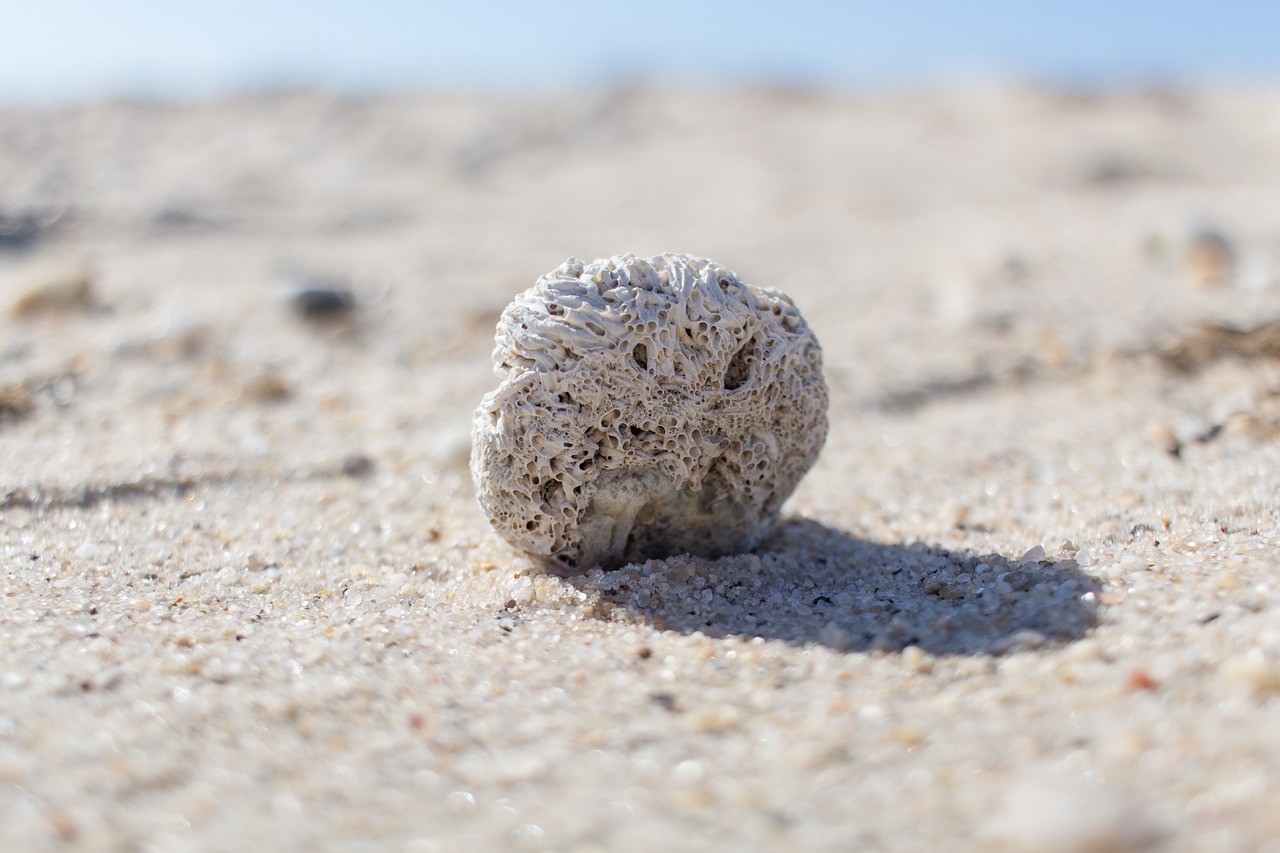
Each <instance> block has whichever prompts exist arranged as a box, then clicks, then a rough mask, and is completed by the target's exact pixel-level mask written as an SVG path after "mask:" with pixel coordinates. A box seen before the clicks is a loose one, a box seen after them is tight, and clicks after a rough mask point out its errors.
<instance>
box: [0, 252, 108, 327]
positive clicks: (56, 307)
mask: <svg viewBox="0 0 1280 853" xmlns="http://www.w3.org/2000/svg"><path fill="white" fill-rule="evenodd" d="M94 302H95V300H94V293H93V277H92V276H91V275H90V273H89V270H88V268H87V267H86V266H85V265H84V264H82V263H67V264H61V265H50V266H46V267H42V268H40V269H39V270H37V271H35V272H33V273H31V274H30V275H29V276H28V279H27V282H26V285H25V287H24V288H23V292H22V294H21V295H20V296H19V297H18V299H17V300H16V301H15V302H14V303H13V307H12V309H11V313H12V314H13V316H14V317H17V318H28V317H34V316H37V315H47V314H68V313H71V312H75V311H87V310H89V309H90V308H92V307H93V306H94Z"/></svg>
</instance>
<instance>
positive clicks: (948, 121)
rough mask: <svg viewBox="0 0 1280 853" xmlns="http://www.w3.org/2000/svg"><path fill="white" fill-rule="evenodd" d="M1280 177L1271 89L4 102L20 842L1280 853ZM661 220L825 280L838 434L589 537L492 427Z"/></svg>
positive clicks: (1, 236)
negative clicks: (490, 486)
mask: <svg viewBox="0 0 1280 853" xmlns="http://www.w3.org/2000/svg"><path fill="white" fill-rule="evenodd" d="M1278 193H1280V93H1277V92H1276V91H1274V90H1263V89H1259V90H1252V91H1250V90H1241V89H1234V90H1232V89H1211V88H1204V89H1190V90H1186V91H1131V92H1115V93H1088V92H1060V91H1048V90H1043V89H1037V88H1027V87H992V88H979V89H972V90H962V89H958V90H954V91H938V92H916V93H910V92H907V93H897V94H892V95H889V94H885V95H873V94H861V95H842V96H836V95H819V94H812V93H806V92H795V91H786V90H778V91H761V92H729V93H725V92H685V93H675V92H664V91H649V90H626V91H619V92H613V93H609V94H606V95H599V94H597V95H590V96H588V95H583V96H580V97H567V96H566V97H564V98H560V99H546V100H536V101H521V100H514V99H506V100H504V99H498V98H489V99H486V98H477V97H463V96H456V97H449V96H444V95H422V96H403V97H383V98H367V99H341V98H336V97H330V96H327V95H324V94H317V93H306V92H301V93H277V94H270V95H263V96H258V97H245V98H239V99H230V100H224V101H217V102H209V103H193V104H167V103H145V102H106V103H95V104H89V105H85V106H81V107H76V108H70V109H63V110H56V111H54V110H46V111H41V110H32V109H23V110H18V109H8V110H3V111H0V309H3V316H0V555H2V560H3V569H4V577H3V583H2V587H3V597H2V599H0V847H2V848H3V849H6V850H52V849H62V848H72V849H85V850H116V849H120V850H165V851H173V850H243V849H254V850H300V849H325V850H329V849H332V850H366V849H368V850H411V851H455V850H457V851H472V850H500V849H518V850H556V851H589V850H621V851H632V850H635V851H641V850H655V849H664V848H665V849H671V850H681V851H684V850H690V851H695V850H744V851H749V850H782V849H791V850H854V849H857V850H879V849H886V850H938V849H954V850H965V849H973V850H978V849H981V850H987V849H1008V850H1041V851H1049V850H1064V851H1065V850H1144V849H1150V850H1171V851H1178V850H1186V851H1191V850H1207V849H1213V850H1240V851H1245V850H1280V810H1277V809H1276V795H1275V791H1276V790H1277V787H1278V786H1280V738H1277V737H1276V731H1277V729H1276V724H1275V717H1276V710H1277V708H1278V707H1280V621H1278V618H1280V589H1278V588H1277V571H1278V569H1277V563H1278V560H1280V513H1278V512H1277V491H1278V489H1280V442H1278V441H1277V436H1278V435H1280V360H1278V356H1280V345H1277V342H1276V339H1277V337H1280V335H1277V333H1276V331H1275V329H1274V328H1272V327H1269V326H1267V325H1265V324H1266V323H1267V322H1269V321H1272V320H1274V319H1276V318H1280V206H1277V204H1276V201H1275V200H1276V198H1277V197H1280V195H1278ZM625 251H632V252H636V253H640V254H653V253H657V252H660V251H680V252H689V253H692V254H696V255H701V256H705V257H710V258H714V259H716V260H718V261H720V262H722V263H724V264H725V265H727V266H729V267H730V268H732V269H734V270H735V271H736V272H737V273H738V274H739V275H741V276H742V277H743V278H744V279H745V280H747V281H750V282H752V283H755V284H760V285H764V286H772V287H778V288H781V289H783V290H786V291H787V292H789V293H790V294H791V295H792V296H793V297H794V298H795V299H796V301H797V302H798V304H799V305H800V307H801V309H802V310H803V311H804V313H805V315H806V317H807V318H808V319H809V321H810V323H811V325H812V326H813V327H814V329H815V331H816V332H817V334H818V337H819V339H820V340H821V341H822V344H823V347H824V351H825V357H826V372H827V377H828V381H829V383H830V385H831V391H832V405H831V434H830V438H829V440H828V443H827V446H826V448H825V450H824V452H823V454H822V456H821V458H820V460H819V462H818V464H817V466H816V468H815V469H814V470H813V471H812V472H811V473H810V475H809V476H808V478H807V479H806V480H805V481H804V482H803V483H802V484H801V487H800V489H799V490H798V492H797V493H796V495H795V496H794V497H793V499H792V500H791V502H790V503H789V504H788V505H787V507H786V510H785V512H784V516H785V521H784V523H783V525H782V526H781V527H780V528H779V530H778V531H777V532H776V533H775V534H774V535H773V536H772V537H771V538H770V539H769V540H768V541H766V543H765V544H764V545H763V546H762V547H761V548H760V549H758V550H757V552H756V553H754V554H749V555H742V556H737V557H728V558H724V559H720V560H714V561H712V560H699V559H691V558H674V559H670V560H664V561H650V562H648V563H643V564H636V565H632V566H628V567H626V568H624V569H621V570H618V571H613V572H608V573H602V572H598V571H596V572H591V573H587V574H585V575H582V576H579V577H570V578H561V577H555V576H549V575H546V574H542V573H540V572H538V571H534V570H533V569H532V567H531V566H530V565H529V564H528V563H527V562H525V561H523V560H522V559H520V558H517V557H515V556H514V555H513V554H512V553H511V552H510V550H509V549H508V548H507V547H506V546H505V545H504V544H503V543H502V542H501V541H500V540H499V539H498V538H497V537H496V536H495V535H494V534H493V533H492V532H491V531H490V530H489V529H488V527H487V525H486V523H485V521H484V519H483V517H482V515H481V514H480V512H479V509H478V508H477V507H476V505H475V501H474V496H473V492H472V487H471V484H470V477H469V474H468V471H467V457H468V453H469V428H470V417H471V412H472V410H473V409H474V407H475V405H476V404H477V402H478V401H479V399H480V397H481V396H482V395H483V393H484V392H485V391H487V390H488V389H489V388H490V387H491V386H492V385H493V384H494V382H495V379H494V377H493V376H492V374H491V371H490V365H489V353H490V350H491V348H492V331H493V325H494V322H495V321H496V318H497V315H498V313H499V312H500V311H501V309H502V307H503V306H504V305H505V303H506V302H507V301H508V300H509V299H510V298H511V297H512V296H513V295H514V294H515V293H516V292H518V291H520V290H522V289H524V288H526V287H528V286H529V285H531V284H532V282H533V281H534V279H535V278H536V277H537V276H538V275H540V274H541V273H543V272H545V271H547V270H549V269H551V268H553V267H554V266H556V265H557V264H558V263H560V262H561V261H563V260H564V259H565V258H566V257H568V256H570V255H577V256H581V257H598V256H607V255H613V254H618V253H620V252H625ZM307 287H310V288H312V289H313V291H314V290H324V289H326V288H327V289H329V290H336V291H337V294H336V295H335V294H330V295H329V296H328V297H326V296H325V295H324V294H323V293H320V294H317V293H315V292H313V293H311V294H310V295H309V296H308V297H306V299H307V300H309V301H306V302H305V304H304V303H300V302H298V301H297V293H298V290H299V288H307ZM343 293H348V294H349V297H350V298H347V297H346V296H343V295H342V294H343ZM304 308H305V309H306V310H303V309H304Z"/></svg>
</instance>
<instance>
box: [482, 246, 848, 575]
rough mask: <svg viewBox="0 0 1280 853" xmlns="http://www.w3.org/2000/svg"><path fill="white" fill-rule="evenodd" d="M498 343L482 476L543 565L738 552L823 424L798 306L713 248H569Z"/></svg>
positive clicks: (521, 544)
mask: <svg viewBox="0 0 1280 853" xmlns="http://www.w3.org/2000/svg"><path fill="white" fill-rule="evenodd" d="M496 341H497V348H496V349H495V350H494V353H493V360H494V369H495V371H496V372H497V374H498V375H499V376H500V377H501V378H502V383H501V384H500V385H499V386H498V387H497V388H496V389H495V390H494V391H492V392H491V393H489V394H487V395H486V396H485V398H484V400H483V401H482V402H481V404H480V407H479V409H478V410H477V411H476V414H475V422H474V427H473V431H472V437H473V448H472V456H471V471H472V475H473V477H474V478H475V484H476V491H477V494H478V496H479V499H480V503H481V505H482V506H483V508H484V510H485V512H486V514H487V515H488V517H489V520H490V522H491V523H492V524H493V526H494V528H495V529H496V530H497V531H498V533H499V534H501V535H502V536H503V538H505V539H506V540H507V541H508V542H510V543H511V545H513V546H514V547H515V548H517V549H518V550H520V551H523V552H525V553H527V554H529V555H531V556H533V557H536V558H539V559H540V560H541V561H543V562H544V563H546V564H548V565H549V566H551V567H553V568H561V569H565V568H567V569H573V568H579V569H583V568H588V567H591V566H616V565H619V564H622V563H625V562H631V561H635V560H642V559H648V558H653V557H666V556H671V555H674V554H680V553H693V554H700V555H704V556H721V555H724V554H731V553H737V552H741V551H745V550H749V549H750V548H752V547H754V546H755V545H756V543H757V542H758V541H759V539H760V537H761V536H763V535H764V534H765V533H767V532H768V529H769V528H770V527H771V526H772V525H773V524H774V522H776V520H777V518H778V511H779V509H780V508H781V506H782V503H783V501H785V500H786V499H787V497H788V496H790V494H791V493H792V491H794V489H795V487H796V484H797V483H798V482H799V481H800V478H801V477H802V476H803V475H804V473H805V472H806V471H807V470H808V469H809V467H810V466H811V465H812V464H813V462H814V460H815V459H816V458H817V456H818V451H819V450H820V449H821V447H822V444H823V442H824V441H825V439H826V434H827V414H826V411H827V386H826V383H825V382H824V381H823V378H822V350H821V348H820V347H819V346H818V342H817V340H816V338H814V336H813V333H812V332H811V331H810V330H809V327H808V325H806V323H805V321H804V318H802V317H801V316H800V313H799V311H797V310H796V307H795V305H794V303H792V301H791V299H790V298H789V297H788V296H786V295H785V294H783V293H780V292H778V291H776V290H768V289H764V288H759V287H754V286H752V285H749V284H744V283H743V282H742V281H740V280H739V279H738V278H737V276H735V275H734V274H733V273H732V272H730V271H729V270H727V269H725V268H724V267H722V266H720V265H719V264H716V263H714V262H712V261H707V260H701V259H697V258H691V257H688V256H685V255H659V256H657V257H654V258H649V259H648V260H645V259H641V258H637V257H635V256H634V255H629V254H628V255H620V256H618V257H615V258H609V259H607V260H597V261H592V262H590V263H585V262H583V261H580V260H577V259H575V258H571V259H569V260H568V261H566V262H565V263H564V264H562V265H561V266H560V268H559V269H556V270H555V271H553V272H551V273H548V274H547V275H545V276H543V277H542V278H541V279H539V280H538V283H537V284H536V285H534V286H533V287H532V288H531V289H529V290H527V291H525V292H524V293H522V294H520V295H519V296H517V297H516V299H515V301H514V302H512V303H511V304H510V305H509V306H507V309H506V310H505V311H504V312H503V314H502V319H501V320H500V321H499V323H498V330H497V335H496Z"/></svg>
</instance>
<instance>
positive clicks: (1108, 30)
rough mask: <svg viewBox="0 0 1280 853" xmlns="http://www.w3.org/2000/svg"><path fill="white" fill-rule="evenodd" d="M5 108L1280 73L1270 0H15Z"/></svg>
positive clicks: (4, 2)
mask: <svg viewBox="0 0 1280 853" xmlns="http://www.w3.org/2000/svg"><path fill="white" fill-rule="evenodd" d="M0 23H3V30H2V31H0V101H9V102H12V101H26V102H31V101H42V100H50V99H52V100H69V99H78V98H85V97H92V96H97V95H104V94H135V95H163V96H183V95H197V96H202V95H211V94H219V93H223V92H228V91H234V90H237V89H245V88H263V87H269V86H273V85H295V84H296V85H301V84H319V85H325V86H330V87H334V88H338V89H348V90H349V89H385V88H431V89H456V88H466V89H473V90H494V89H496V90H517V91H519V90H528V89H533V90H539V89H542V90H546V89H557V88H565V87H582V86H601V85H611V84H615V83H621V82H638V81H654V82H661V83H675V84H685V83H688V84H695V85H725V84H728V85H732V84H738V83H752V82H764V83H777V84H786V85H796V84H800V85H817V86H824V87H834V88H840V87H859V88H869V87H881V86H886V85H887V86H902V85H920V84H934V83H939V82H942V83H945V82H947V81H952V80H972V79H991V78H1002V77H1003V78H1022V79H1026V78H1032V79H1042V80H1050V81H1057V82H1060V83H1065V84H1083V85H1106V84H1112V83H1164V82H1181V81H1203V80H1208V81H1219V80H1227V81H1246V82H1248V81H1268V80H1280V48H1278V47H1277V46H1276V41H1277V37H1280V3H1276V2H1262V0H1238V1H1237V2H1209V0H1200V1H1199V2H1189V0H1165V2H1156V1H1155V0H1131V2H1125V1H1124V0H1111V2H1102V0H1077V2H1071V3H1067V2H1034V0H1026V2H1016V0H969V2H966V0H953V2H945V0H898V2H892V0H885V1H884V2H843V3H841V2H816V0H790V2H777V3H765V2H757V0H737V2H729V0H706V2H696V0H685V2H676V0H644V2H626V3H623V2H604V0H596V2H588V0H542V1H541V2H536V0H528V2H517V0H456V2H447V3H446V2H431V1H430V0H427V2H408V0H312V2H304V0H277V1H276V2H271V0H218V2H207V0H206V2H193V0H170V2H157V1H156V0H0Z"/></svg>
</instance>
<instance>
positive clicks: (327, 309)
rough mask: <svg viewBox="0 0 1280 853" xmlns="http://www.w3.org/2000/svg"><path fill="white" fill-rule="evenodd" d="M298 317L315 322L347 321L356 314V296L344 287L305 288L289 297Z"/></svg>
mask: <svg viewBox="0 0 1280 853" xmlns="http://www.w3.org/2000/svg"><path fill="white" fill-rule="evenodd" d="M289 304H290V305H291V306H292V307H293V310H294V312H295V313H296V314H298V316H300V317H303V318H305V319H307V320H311V321H313V322H322V323H329V322H334V321H340V320H346V319H349V318H350V317H351V315H352V314H354V313H355V310H356V306H357V304H358V303H357V301H356V295H355V294H354V293H352V292H351V291H350V290H348V289H347V288H344V287H337V286H311V287H303V288H301V289H300V290H298V291H296V292H295V293H294V294H293V295H292V296H290V297H289Z"/></svg>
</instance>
